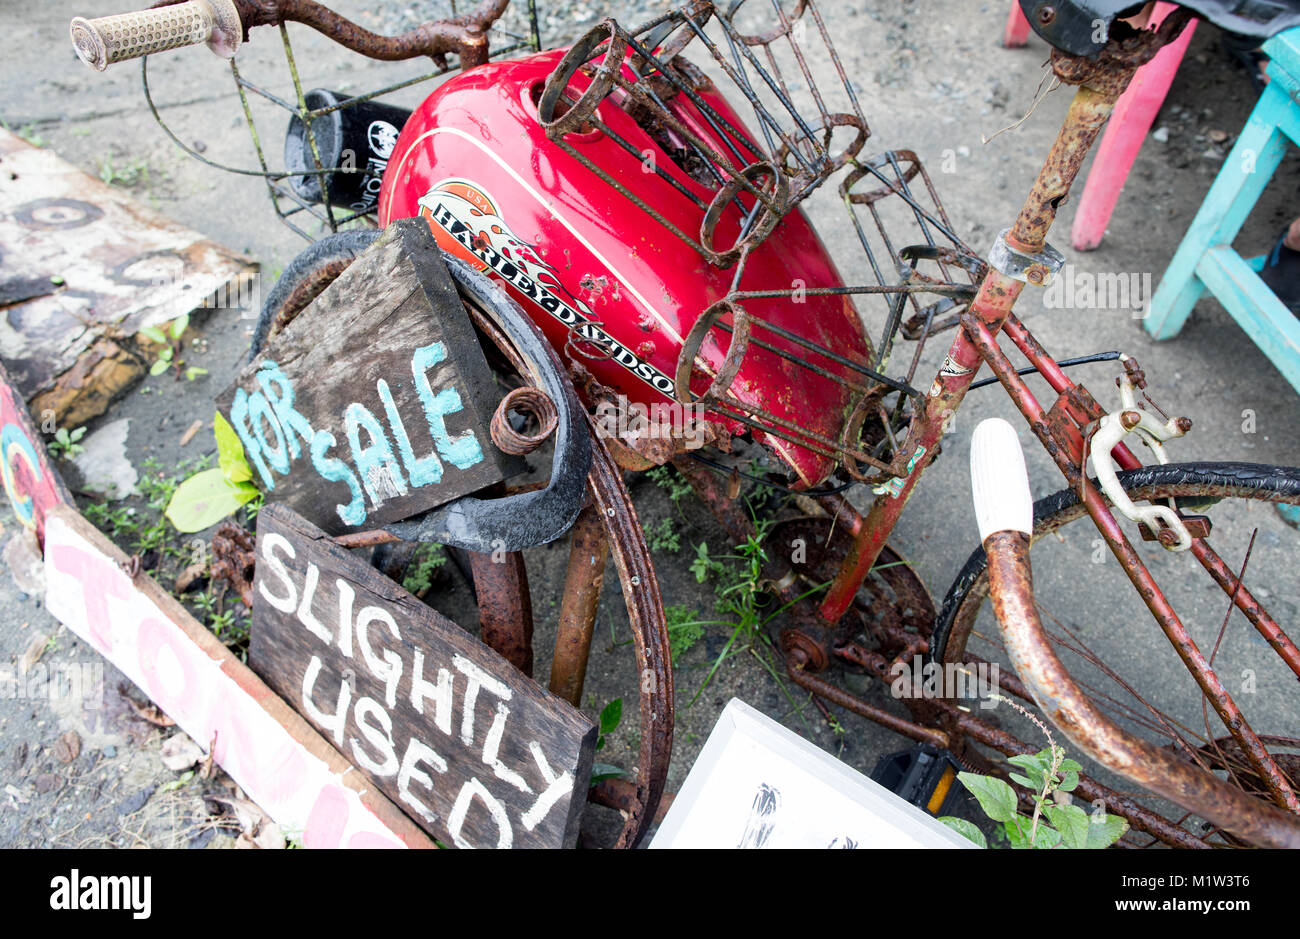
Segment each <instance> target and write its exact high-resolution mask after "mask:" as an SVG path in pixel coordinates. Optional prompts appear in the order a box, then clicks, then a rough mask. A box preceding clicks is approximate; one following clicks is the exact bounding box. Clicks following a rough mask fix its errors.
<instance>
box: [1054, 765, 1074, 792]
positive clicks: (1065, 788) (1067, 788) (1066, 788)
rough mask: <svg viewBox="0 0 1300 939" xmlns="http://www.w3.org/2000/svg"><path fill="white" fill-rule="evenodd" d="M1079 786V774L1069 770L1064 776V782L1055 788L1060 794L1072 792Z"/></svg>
mask: <svg viewBox="0 0 1300 939" xmlns="http://www.w3.org/2000/svg"><path fill="white" fill-rule="evenodd" d="M1078 785H1079V774H1078V772H1077V771H1075V770H1070V771H1069V772H1067V773H1066V774H1065V781H1064V782H1062V783H1061V784H1060V785H1059V786H1057V787H1056V788H1057V789H1059V790H1061V791H1062V792H1074V790H1075V788H1077V787H1078Z"/></svg>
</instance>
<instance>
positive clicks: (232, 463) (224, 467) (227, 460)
mask: <svg viewBox="0 0 1300 939" xmlns="http://www.w3.org/2000/svg"><path fill="white" fill-rule="evenodd" d="M212 435H213V436H214V437H216V438H217V463H218V465H220V467H221V471H222V472H223V473H225V475H226V479H228V480H230V481H231V482H232V483H242V482H247V481H248V480H250V479H252V478H253V468H252V467H251V466H249V465H248V458H247V457H246V456H244V444H243V442H242V441H241V440H240V439H239V434H237V433H235V428H233V427H231V426H230V421H228V420H226V419H225V417H224V416H222V414H221V412H220V411H218V412H217V413H216V415H215V416H214V417H213V418H212Z"/></svg>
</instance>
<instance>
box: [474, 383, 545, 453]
mask: <svg viewBox="0 0 1300 939" xmlns="http://www.w3.org/2000/svg"><path fill="white" fill-rule="evenodd" d="M511 411H513V412H515V413H516V414H523V415H526V416H529V417H532V418H533V419H534V420H535V421H537V424H538V430H537V432H536V433H534V434H524V433H520V432H519V431H517V430H515V429H514V427H512V426H511V424H510V412H511ZM559 420H560V416H559V411H558V410H557V409H556V407H555V402H554V401H552V400H551V398H550V396H549V395H547V394H546V392H544V391H542V390H541V389H540V388H516V389H514V390H513V391H511V392H510V393H509V394H507V395H506V396H505V397H504V398H502V399H501V403H500V404H499V405H497V410H496V413H495V414H493V415H492V425H491V431H492V442H493V443H494V444H496V447H497V449H498V450H500V451H501V452H502V453H508V454H510V455H511V456H525V455H526V454H529V453H532V452H533V451H534V450H536V449H537V448H538V447H540V446H541V445H542V444H543V443H545V442H546V440H547V438H548V437H550V436H551V434H553V433H555V428H556V426H557V425H558V424H559Z"/></svg>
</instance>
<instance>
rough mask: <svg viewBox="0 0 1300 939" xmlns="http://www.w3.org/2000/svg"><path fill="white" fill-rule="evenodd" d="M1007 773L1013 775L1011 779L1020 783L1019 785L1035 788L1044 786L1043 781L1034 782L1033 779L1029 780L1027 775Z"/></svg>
mask: <svg viewBox="0 0 1300 939" xmlns="http://www.w3.org/2000/svg"><path fill="white" fill-rule="evenodd" d="M1007 775H1009V776H1010V777H1011V781H1012V782H1013V783H1017V784H1019V785H1021V786H1024V787H1025V788H1026V789H1034V790H1038V789H1039V788H1041V787H1042V783H1041V782H1040V783H1034V782H1032V781H1031V780H1029V779H1028V778H1027V777H1025V776H1021V775H1020V774H1019V773H1008V774H1007Z"/></svg>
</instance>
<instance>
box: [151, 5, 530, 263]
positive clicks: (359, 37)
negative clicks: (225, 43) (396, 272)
mask: <svg viewBox="0 0 1300 939" xmlns="http://www.w3.org/2000/svg"><path fill="white" fill-rule="evenodd" d="M306 6H307V5H306V4H304V7H306ZM487 6H489V5H485V7H484V9H486V7H487ZM497 6H498V7H499V8H502V9H504V8H506V4H505V3H500V4H498V5H497ZM283 7H284V9H283V10H282V14H284V15H286V19H290V18H293V16H292V13H291V12H288V11H291V10H292V8H293V7H292V4H289V3H285V4H283ZM457 13H458V11H457V9H456V0H447V14H448V18H447V19H445V20H440V21H436V22H434V23H430V24H426V26H425V27H424V32H425V34H426V35H430V36H448V37H453V38H452V40H451V42H450V43H449V44H450V45H453V46H454V45H455V41H454V37H455V36H456V35H457V33H458V32H459V31H461V30H464V29H465V28H466V25H467V24H468V23H469V21H470V20H471V19H472V18H473V16H472V15H460V16H459V17H458V16H457ZM325 14H326V16H324V17H322V16H321V15H320V14H319V13H315V12H314V11H312V14H311V16H309V17H303V18H302V20H301V21H302V22H306V23H308V24H309V25H312V26H313V27H314V28H316V29H318V30H319V31H321V32H323V33H324V34H326V35H328V36H329V37H330V38H332V39H335V40H336V41H338V42H340V43H341V44H343V45H344V46H346V47H348V48H350V49H352V50H353V51H356V52H357V53H359V54H361V55H366V56H368V57H371V58H377V59H405V58H414V57H416V56H417V55H421V54H425V53H424V51H423V50H421V49H419V48H415V46H416V45H417V44H416V43H412V42H410V41H409V40H408V39H407V36H398V37H383V36H376V35H374V34H371V33H368V32H367V31H365V30H363V29H361V28H359V27H356V26H354V25H353V24H351V23H348V22H347V21H346V20H343V19H342V18H341V17H337V16H334V15H333V14H331V13H329V11H325ZM493 14H494V15H492V17H491V20H490V21H489V22H486V23H484V24H483V28H482V37H481V38H484V39H486V43H485V44H484V43H481V42H480V43H479V44H478V45H479V46H482V47H483V49H484V53H485V54H484V53H480V52H479V51H478V48H477V47H476V48H475V49H474V51H472V52H471V51H470V50H469V49H468V48H467V47H462V49H461V51H460V52H459V53H457V52H455V51H453V52H451V53H450V59H449V58H448V55H447V54H438V53H435V54H432V55H431V58H432V61H433V64H434V68H433V70H432V71H429V72H425V73H422V74H419V75H416V76H415V77H413V78H407V79H403V80H401V81H397V82H393V83H391V84H388V85H385V86H383V87H381V88H378V89H376V90H374V91H370V92H367V93H364V94H359V95H355V96H348V97H340V98H337V99H334V100H330V96H328V95H326V96H321V95H315V96H314V95H313V92H312V91H310V90H304V88H303V83H302V79H301V78H300V76H299V72H298V64H297V61H296V60H295V58H294V52H293V44H292V43H291V42H290V39H289V31H288V29H287V28H286V23H285V22H283V21H281V22H279V23H278V24H277V25H278V27H279V31H280V40H281V44H282V46H283V50H284V60H285V65H286V67H287V68H288V72H289V80H290V84H291V87H286V88H285V89H284V93H281V94H277V93H276V92H274V91H272V90H270V89H268V88H267V87H264V86H263V85H262V84H260V83H257V82H254V81H251V80H249V79H248V78H246V77H245V76H244V75H243V74H241V72H240V70H239V66H238V65H237V64H236V62H235V60H234V59H231V60H230V73H231V76H232V77H233V79H234V83H235V88H236V91H237V92H238V94H239V100H240V104H241V106H242V110H243V115H244V122H245V125H246V127H247V129H248V133H249V136H250V138H251V139H252V142H253V149H254V151H255V153H256V154H257V165H258V168H257V169H242V168H237V167H232V166H226V165H222V164H220V163H216V162H214V161H213V160H210V159H208V158H207V157H205V156H203V155H202V154H201V153H199V152H198V151H197V150H195V149H194V148H193V147H190V146H188V145H187V144H186V143H184V142H183V141H182V140H181V139H180V138H179V137H178V136H177V134H176V133H174V132H173V131H172V129H171V128H170V127H168V126H167V124H166V122H165V121H164V120H163V118H162V115H161V114H160V113H159V111H158V107H157V105H156V104H155V103H154V100H153V94H152V92H151V90H150V87H149V59H148V57H147V56H146V57H144V58H143V59H141V63H140V69H141V78H142V81H143V84H144V94H145V100H146V101H147V102H148V105H149V109H150V111H151V112H152V113H153V116H154V119H155V120H156V121H157V122H158V124H159V126H160V127H162V129H163V131H164V132H165V133H166V134H167V136H168V137H170V138H171V140H172V142H173V143H175V144H176V145H177V146H178V147H180V148H181V149H182V150H184V151H185V152H186V153H187V154H188V155H189V156H191V157H193V158H194V159H196V160H198V161H199V162H201V163H204V164H206V165H208V166H211V167H213V168H215V169H219V170H222V171H224V172H229V173H235V174H237V175H242V176H260V177H262V178H263V179H265V180H266V187H267V192H268V195H269V196H270V199H271V204H272V205H273V206H274V208H275V213H276V216H277V217H278V218H279V219H280V220H281V221H282V222H283V223H284V224H285V225H286V226H288V227H289V228H290V229H292V230H293V231H294V232H296V233H297V234H299V235H301V236H302V237H303V238H305V239H307V240H308V241H316V240H318V239H319V238H321V237H324V236H325V235H326V234H330V233H333V232H337V231H338V230H339V229H340V228H342V227H344V226H347V225H349V224H351V223H358V224H361V223H364V222H365V221H366V220H367V219H368V217H369V216H370V215H372V214H373V207H372V206H365V207H359V208H349V207H344V208H340V207H339V206H337V205H335V204H333V203H332V202H331V193H330V183H331V180H332V179H334V178H336V174H360V175H365V174H367V173H369V174H371V175H372V176H374V178H375V179H376V180H377V179H378V178H379V176H382V172H383V169H384V166H383V165H382V161H378V162H377V164H376V165H371V166H366V165H365V164H361V165H357V164H355V163H351V162H349V163H346V164H340V165H326V162H327V161H325V160H323V159H322V149H321V146H320V144H321V141H320V140H319V139H318V136H319V131H320V128H321V127H322V126H323V124H324V122H325V121H327V120H328V119H329V118H331V116H333V115H336V114H341V113H342V112H346V111H349V110H351V109H358V108H360V107H361V106H363V105H366V104H368V103H371V102H376V101H379V100H380V99H382V98H385V97H389V96H391V95H393V94H395V93H397V92H400V91H403V90H405V89H407V88H411V87H414V86H416V85H419V84H421V83H424V82H429V81H432V80H434V79H437V78H441V77H442V76H444V75H447V74H449V73H451V72H454V71H457V70H459V69H460V68H461V67H462V66H468V65H469V64H476V63H471V62H469V61H468V60H467V56H469V55H474V56H476V57H477V56H478V55H480V54H484V60H486V59H487V58H491V59H497V58H504V57H506V56H510V55H514V54H518V53H521V52H538V51H540V50H541V36H540V33H539V29H538V19H537V3H536V0H527V2H525V3H518V2H516V3H515V4H513V5H511V6H510V7H509V13H508V15H507V16H505V17H503V18H501V19H498V18H497V17H498V16H499V15H500V9H498V10H494V11H493ZM416 32H417V31H414V30H413V31H412V34H414V33H416ZM408 35H410V34H408ZM250 93H251V94H252V95H255V96H257V97H259V98H261V99H263V100H265V101H268V102H270V103H271V104H272V105H274V106H275V107H276V108H278V109H280V110H283V111H285V112H287V113H289V114H291V115H294V117H295V118H296V122H295V123H296V124H297V126H298V127H300V128H301V129H302V133H303V134H304V136H305V141H304V142H305V143H306V145H307V146H306V147H305V148H304V150H305V157H306V159H305V160H304V161H303V163H304V165H301V166H293V167H290V166H284V167H283V168H279V164H281V163H284V162H285V160H284V159H283V158H282V157H268V154H267V152H266V149H265V148H264V147H263V145H262V138H261V135H260V134H259V133H258V129H257V124H256V122H255V121H254V119H253V108H252V106H251V104H250ZM312 101H315V102H318V103H317V104H315V105H314V106H313V104H312V103H311V102H312ZM399 129H400V128H399ZM307 180H319V182H318V183H315V184H314V185H310V186H303V185H302V183H303V182H304V181H307ZM295 183H297V185H294V184H295ZM309 190H314V192H309V194H307V195H304V191H309ZM308 217H311V218H314V219H316V220H317V221H318V222H320V225H319V226H312V225H311V224H310V222H308V221H306V219H307V218H308ZM313 227H314V228H316V229H317V230H315V231H312V230H311V228H313Z"/></svg>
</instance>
